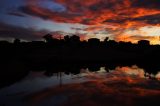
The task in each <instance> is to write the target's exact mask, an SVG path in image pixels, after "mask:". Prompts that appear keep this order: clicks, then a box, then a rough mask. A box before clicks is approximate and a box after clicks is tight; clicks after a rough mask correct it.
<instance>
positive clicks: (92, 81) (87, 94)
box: [25, 66, 160, 106]
mask: <svg viewBox="0 0 160 106" xmlns="http://www.w3.org/2000/svg"><path fill="white" fill-rule="evenodd" d="M83 73H86V74H83ZM102 73H103V74H102ZM81 74H82V75H83V77H85V78H86V79H87V80H86V81H85V82H82V83H73V84H65V85H62V86H57V87H50V88H48V89H46V90H43V91H40V92H37V93H34V94H31V95H28V96H27V97H26V98H25V100H27V101H29V102H31V103H32V104H33V105H36V104H39V103H40V102H41V101H43V100H44V99H45V98H50V99H51V98H55V97H58V98H65V99H62V100H61V102H60V101H59V102H58V101H57V102H58V103H59V104H61V105H62V106H63V105H64V106H66V105H67V106H69V105H76V106H77V105H78V106H86V105H92V106H97V105H100V104H103V105H111V106H112V105H116V104H119V103H120V104H119V105H122V106H124V105H125V106H128V105H130V106H131V105H133V104H137V103H142V104H144V103H145V102H146V101H145V100H150V99H155V101H156V100H157V99H156V98H158V97H160V96H159V95H160V89H159V87H160V83H159V81H155V80H148V79H145V78H144V70H143V69H140V68H138V67H137V66H132V67H117V68H116V69H115V71H111V72H110V73H104V68H101V69H100V71H98V72H89V71H88V70H86V71H85V70H83V72H82V73H81ZM157 76H159V74H158V75H157ZM157 78H158V77H157ZM155 85H156V86H155ZM62 95H63V96H62ZM122 97H125V98H122ZM53 100H54V99H53ZM143 102H144V103H143Z"/></svg>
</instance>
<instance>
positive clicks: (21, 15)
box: [8, 12, 26, 17]
mask: <svg viewBox="0 0 160 106" xmlns="http://www.w3.org/2000/svg"><path fill="white" fill-rule="evenodd" d="M8 14H9V15H13V16H18V17H26V15H24V14H23V13H20V12H8Z"/></svg>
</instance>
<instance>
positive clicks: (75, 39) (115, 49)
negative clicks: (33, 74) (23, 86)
mask: <svg viewBox="0 0 160 106" xmlns="http://www.w3.org/2000/svg"><path fill="white" fill-rule="evenodd" d="M43 38H44V40H45V41H32V42H22V41H21V40H20V39H15V40H14V41H13V43H9V42H7V41H0V50H1V58H2V59H3V60H4V61H5V60H7V59H16V60H17V59H20V60H23V61H25V62H27V61H28V62H33V63H34V62H39V63H40V62H56V63H57V62H64V63H65V62H105V61H144V60H145V62H146V61H150V60H155V59H160V56H159V53H160V46H159V45H150V42H149V41H147V40H141V41H139V42H138V43H137V44H132V43H131V42H116V41H114V40H109V39H108V37H107V38H106V39H105V40H104V41H100V40H99V39H97V38H90V39H88V41H81V40H80V37H79V36H76V35H73V36H69V35H66V36H64V38H63V39H62V38H60V39H56V38H53V37H52V35H50V34H47V35H45V36H44V37H43Z"/></svg>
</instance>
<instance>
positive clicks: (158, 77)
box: [155, 72, 160, 80]
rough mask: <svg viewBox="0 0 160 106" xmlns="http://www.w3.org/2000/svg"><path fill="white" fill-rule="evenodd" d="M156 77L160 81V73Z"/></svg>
mask: <svg viewBox="0 0 160 106" xmlns="http://www.w3.org/2000/svg"><path fill="white" fill-rule="evenodd" d="M155 77H156V78H157V79H158V80H160V72H158V73H157V75H156V76H155Z"/></svg>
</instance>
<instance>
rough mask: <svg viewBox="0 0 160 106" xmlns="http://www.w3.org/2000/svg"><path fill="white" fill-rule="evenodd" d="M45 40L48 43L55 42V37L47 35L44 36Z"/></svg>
mask: <svg viewBox="0 0 160 106" xmlns="http://www.w3.org/2000/svg"><path fill="white" fill-rule="evenodd" d="M43 38H44V39H45V41H46V42H48V43H49V42H53V37H52V35H51V34H47V35H44V36H43Z"/></svg>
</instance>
